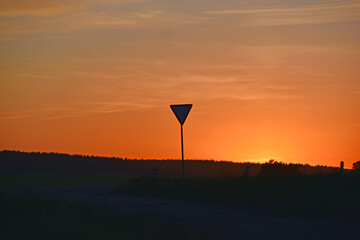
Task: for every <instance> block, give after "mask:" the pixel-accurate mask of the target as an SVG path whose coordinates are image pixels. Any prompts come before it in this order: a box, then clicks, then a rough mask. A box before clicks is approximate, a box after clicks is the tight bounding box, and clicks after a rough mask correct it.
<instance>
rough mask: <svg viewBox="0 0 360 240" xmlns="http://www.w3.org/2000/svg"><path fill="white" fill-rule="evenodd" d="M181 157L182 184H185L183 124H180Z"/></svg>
mask: <svg viewBox="0 0 360 240" xmlns="http://www.w3.org/2000/svg"><path fill="white" fill-rule="evenodd" d="M181 159H182V184H183V186H184V184H185V174H184V134H183V125H182V124H181Z"/></svg>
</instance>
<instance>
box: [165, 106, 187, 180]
mask: <svg viewBox="0 0 360 240" xmlns="http://www.w3.org/2000/svg"><path fill="white" fill-rule="evenodd" d="M191 107H192V104H176V105H170V108H171V110H172V111H173V112H174V114H175V116H176V118H177V120H178V121H179V123H180V127H181V160H182V184H183V185H184V183H185V170H184V169H185V168H184V133H183V125H184V123H185V120H186V118H187V116H188V115H189V112H190V109H191Z"/></svg>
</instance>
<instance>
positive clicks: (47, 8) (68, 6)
mask: <svg viewBox="0 0 360 240" xmlns="http://www.w3.org/2000/svg"><path fill="white" fill-rule="evenodd" d="M0 6H1V9H0V17H16V16H37V17H44V16H54V15H59V14H63V13H65V12H68V11H71V10H73V9H76V8H79V7H80V6H82V5H81V4H79V2H77V1H73V0H61V1H60V0H57V1H48V0H36V1H29V0H16V1H12V0H0Z"/></svg>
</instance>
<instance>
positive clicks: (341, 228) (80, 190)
mask: <svg viewBox="0 0 360 240" xmlns="http://www.w3.org/2000/svg"><path fill="white" fill-rule="evenodd" d="M114 192H115V193H114ZM4 193H5V195H6V196H11V197H15V198H14V199H18V198H19V197H20V198H24V197H26V199H29V198H35V199H40V200H39V201H40V202H38V205H40V206H41V204H42V203H41V201H46V202H47V203H48V202H49V201H54V200H49V199H61V200H65V202H67V203H76V204H78V203H86V205H83V209H84V208H85V209H87V208H88V207H87V204H89V205H91V206H95V208H90V209H92V210H89V211H90V213H88V212H85V213H84V211H83V210H81V211H80V215H81V214H83V215H85V217H86V219H88V218H89V217H96V218H100V219H101V218H103V220H102V222H103V224H99V223H98V222H96V221H95V220H94V221H93V222H90V224H87V225H85V226H79V228H80V230H81V227H82V228H83V231H84V232H88V234H84V233H78V231H75V234H78V235H76V236H74V235H73V236H72V237H73V239H99V238H103V239H276V240H279V239H360V221H358V220H357V219H356V218H353V217H351V218H340V217H336V216H317V215H316V214H315V215H311V214H310V215H309V214H305V215H301V214H299V213H298V212H297V213H296V214H291V212H289V211H285V212H284V211H277V210H269V209H267V210H265V209H263V210H256V209H255V208H253V207H251V208H248V207H246V206H236V205H231V204H222V205H221V204H214V203H211V202H204V201H202V202H201V201H191V200H189V199H182V200H174V199H171V198H164V197H163V196H159V197H156V196H154V194H152V196H150V195H147V194H135V195H137V196H136V197H135V195H134V194H130V193H129V192H128V191H119V189H117V190H114V187H112V186H97V187H64V188H31V189H6V190H4ZM6 198H7V197H6ZM41 199H42V200H41ZM5 202H6V201H5ZM31 204H33V202H32V203H31ZM31 204H30V205H31ZM59 204H60V205H59V206H62V208H63V209H64V211H65V212H66V210H67V208H68V207H67V206H66V204H65V205H64V203H62V202H60V203H59ZM35 205H36V204H35ZM10 206H13V207H14V206H15V205H11V204H10ZM79 206H82V205H76V211H79ZM2 207H3V208H4V207H6V206H4V205H3V206H2ZM29 207H30V206H29ZM40 208H41V207H40ZM56 208H58V206H56ZM18 210H19V209H12V210H11V211H10V210H9V209H8V208H7V209H2V210H1V211H2V212H3V213H6V214H8V216H10V215H11V214H12V212H13V214H18V213H16V212H17V211H18ZM92 211H95V213H91V212H92ZM355 211H357V209H355ZM45 212H46V211H45ZM99 212H100V213H99ZM44 214H45V213H44ZM48 214H49V215H50V216H43V217H41V218H40V220H39V219H38V217H37V219H31V218H28V219H18V223H17V225H16V226H15V227H14V223H13V225H12V226H10V227H9V228H7V229H5V230H6V231H7V234H8V235H7V236H10V235H11V231H13V233H15V234H13V236H19V234H20V233H19V231H21V230H22V227H24V224H25V225H26V224H27V223H26V221H32V220H33V221H34V220H36V221H46V219H52V218H53V217H54V216H52V217H51V214H52V213H51V212H49V213H48ZM54 214H55V215H56V214H57V215H59V217H60V218H64V219H65V221H66V220H67V219H73V218H74V216H63V214H59V213H57V212H55V213H53V215H54ZM86 214H88V215H86ZM94 214H95V215H94ZM99 214H100V215H99ZM20 215H21V214H20ZM354 215H356V214H354ZM4 216H6V215H4V214H1V218H2V219H1V221H6V219H4ZM352 216H353V215H352ZM75 218H80V219H81V216H79V214H77V215H75ZM44 219H45V220H44ZM118 219H123V220H122V222H120V224H123V228H118V232H121V231H123V232H124V231H125V232H126V234H125V235H121V234H120V235H109V234H107V232H109V231H110V232H111V231H115V232H116V229H115V230H114V229H109V228H116V227H117V226H110V227H109V225H111V223H113V222H114V221H116V220H118ZM127 219H128V221H127ZM59 224H63V221H62V220H60V221H59ZM55 225H56V224H55ZM80 225H81V224H80ZM2 226H6V225H4V224H3V225H2ZM57 227H58V229H59V232H60V233H61V232H65V231H66V229H65V228H61V227H59V226H57ZM67 227H68V226H67ZM96 228H102V229H101V230H100V231H95V232H94V233H93V234H92V232H93V231H94V229H96ZM61 229H64V231H60V230H61ZM2 230H4V229H2ZM37 231H38V235H36V231H35V232H34V231H33V232H32V233H27V234H28V235H27V236H28V237H27V238H26V237H23V238H22V239H34V237H35V239H66V238H68V237H66V236H64V235H61V234H60V235H58V236H59V237H54V234H52V233H53V231H51V230H49V229H43V231H48V232H49V233H48V235H46V234H45V235H41V234H40V233H41V232H43V231H42V230H41V229H40V230H39V229H37ZM67 231H70V232H71V231H74V230H71V229H67ZM141 233H143V234H141ZM9 234H10V235H9ZM29 234H30V235H29ZM31 234H32V235H31ZM34 234H35V235H36V236H34ZM29 236H30V238H29ZM39 236H40V237H39ZM2 239H7V238H2ZM68 239H70V238H68Z"/></svg>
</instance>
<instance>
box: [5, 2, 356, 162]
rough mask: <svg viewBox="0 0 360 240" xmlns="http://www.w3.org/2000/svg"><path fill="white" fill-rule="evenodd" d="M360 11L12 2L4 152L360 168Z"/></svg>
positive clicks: (326, 6) (334, 5) (310, 6)
mask: <svg viewBox="0 0 360 240" xmlns="http://www.w3.org/2000/svg"><path fill="white" fill-rule="evenodd" d="M359 29H360V2H359V1H351V0H349V1H338V0H326V1H325V0H302V1H300V0H299V1H281V0H260V1H250V0H249V1H247V0H245V1H236V0H208V1H203V0H191V1H190V0H182V1H168V0H157V1H150V0H137V1H134V0H120V1H119V0H117V1H115V0H103V1H101V0H97V1H95V0H52V1H48V0H34V1H29V0H17V1H12V0H0V149H1V150H2V149H9V150H23V151H54V152H66V153H81V154H94V155H105V156H119V157H128V158H180V157H181V155H180V126H179V123H178V122H177V120H176V118H175V116H173V113H172V112H171V110H170V108H169V105H170V104H175V103H192V104H194V106H193V108H192V110H191V112H190V115H189V117H188V119H187V121H186V123H185V126H184V134H185V157H186V158H195V159H215V160H230V161H255V162H257V161H260V162H262V161H266V160H269V159H271V158H275V159H276V160H279V161H285V162H293V163H309V164H312V165H317V164H321V165H331V166H338V165H339V162H340V161H345V166H346V167H351V166H352V163H353V162H355V161H358V160H360V147H359V143H360V111H359V110H360V67H359V63H360V30H359Z"/></svg>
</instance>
